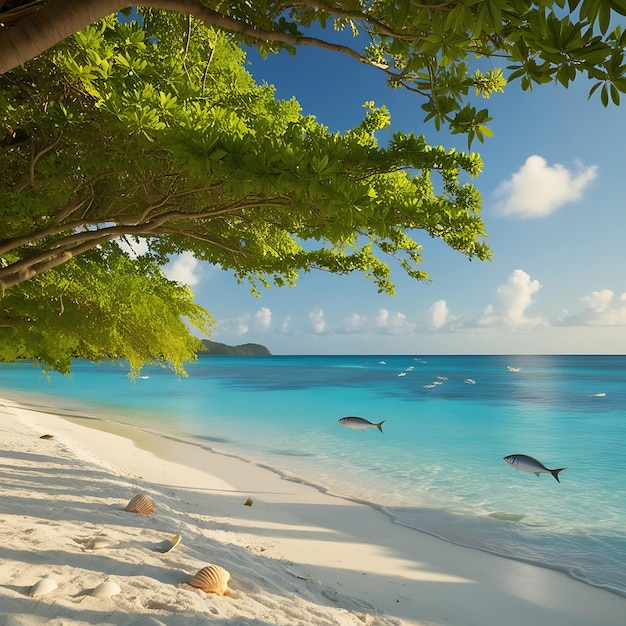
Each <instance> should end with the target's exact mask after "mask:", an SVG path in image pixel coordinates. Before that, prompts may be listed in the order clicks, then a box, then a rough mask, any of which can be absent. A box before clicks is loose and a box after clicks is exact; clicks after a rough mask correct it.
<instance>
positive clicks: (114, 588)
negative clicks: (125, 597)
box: [91, 581, 122, 598]
mask: <svg viewBox="0 0 626 626" xmlns="http://www.w3.org/2000/svg"><path fill="white" fill-rule="evenodd" d="M120 591H122V590H121V589H120V586H119V585H118V584H117V583H114V582H112V581H107V582H104V583H100V584H99V585H98V586H97V587H96V588H95V589H93V590H92V592H91V595H92V596H93V597H94V598H110V597H111V596H114V595H115V594H117V593H119V592H120Z"/></svg>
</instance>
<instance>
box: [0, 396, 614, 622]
mask: <svg viewBox="0 0 626 626" xmlns="http://www.w3.org/2000/svg"><path fill="white" fill-rule="evenodd" d="M91 425H92V426H93V425H95V424H91ZM116 428H117V427H116ZM129 434H130V433H129V432H125V431H124V430H123V429H121V427H120V428H118V429H117V434H114V433H111V432H103V431H102V430H99V429H94V428H87V427H85V426H83V425H81V424H77V423H75V422H72V421H68V420H65V419H62V418H61V417H58V416H55V415H50V414H47V413H44V412H41V411H38V410H32V409H29V408H27V407H25V406H22V405H19V404H17V403H16V402H14V401H11V400H0V437H1V438H0V479H1V480H0V530H1V531H2V537H3V541H2V542H0V624H2V625H3V626H17V625H20V626H30V625H33V624H34V625H39V624H46V625H48V626H60V625H65V624H92V625H95V624H97V625H114V626H131V625H137V626H139V625H144V626H147V625H149V624H152V625H158V624H166V625H167V626H183V625H184V626H200V625H201V624H202V625H204V624H215V625H218V626H219V625H226V624H228V625H229V626H237V625H255V626H265V625H269V624H280V625H285V626H287V625H289V626H295V625H302V626H304V625H309V624H315V625H321V626H324V625H327V624H328V625H330V624H339V625H363V624H366V625H371V626H392V625H394V626H399V625H401V624H405V625H407V626H408V625H422V626H432V625H441V626H443V625H447V626H472V625H476V626H488V625H494V626H495V625H503V624H506V625H507V626H528V624H537V625H544V624H545V625H547V624H549V625H550V626H590V625H592V624H593V625H594V626H623V624H624V623H625V622H624V620H625V616H626V599H624V598H621V597H618V596H616V595H614V594H611V593H609V592H606V591H603V590H599V589H594V588H592V587H589V586H587V585H584V584H582V583H578V582H576V581H573V580H571V579H569V578H568V577H566V576H565V575H562V574H560V573H557V572H553V571H550V570H545V569H541V568H537V567H533V566H530V565H526V564H523V563H519V562H516V561H513V560H509V559H502V558H498V557H495V556H492V555H489V554H485V553H483V552H480V551H476V550H471V549H466V548H462V547H459V546H455V545H452V544H449V543H446V542H444V541H441V540H439V539H436V538H434V537H430V536H428V535H425V534H423V533H419V532H416V531H414V530H411V529H407V528H404V527H402V526H398V525H396V524H393V523H392V522H391V521H390V520H389V519H388V518H387V517H386V516H385V515H384V514H382V513H381V512H379V511H377V510H375V509H373V508H371V507H368V506H364V505H360V504H357V503H354V502H349V501H345V500H342V499H340V498H336V497H333V496H330V495H328V494H323V493H320V492H319V491H318V490H316V489H314V488H312V487H310V486H307V485H303V484H301V483H298V482H293V481H289V480H285V479H282V478H281V477H280V476H278V475H276V474H275V473H273V472H271V471H268V470H266V469H264V468H260V467H258V466H256V465H252V464H248V463H245V462H243V461H240V460H238V459H235V458H232V457H228V456H222V455H218V454H211V453H207V452H205V451H200V450H198V449H196V448H195V447H193V446H189V445H186V444H182V443H177V442H172V441H168V440H166V439H163V438H161V437H157V436H153V435H150V434H149V433H144V432H142V433H138V432H134V433H133V438H134V439H135V441H133V440H131V439H130V438H128V435H129ZM41 435H52V438H47V439H42V438H40V437H41ZM124 435H126V436H124ZM150 450H152V451H154V452H151V451H150ZM137 493H144V494H146V495H148V496H149V497H151V498H152V499H153V500H154V502H155V503H156V510H155V512H154V513H153V514H152V515H150V516H144V515H139V514H136V513H129V512H126V511H125V510H124V508H125V506H126V505H127V503H128V502H129V500H130V499H131V498H132V497H133V496H134V495H135V494H137ZM248 498H251V500H252V506H246V505H245V504H244V503H245V502H246V500H247V499H248ZM175 534H180V535H181V536H182V541H181V543H180V544H179V545H178V546H176V547H175V548H174V549H172V550H171V551H169V552H166V553H164V552H161V551H159V550H161V549H162V547H163V545H164V542H165V541H166V540H167V538H168V537H171V536H172V535H175ZM94 539H97V540H98V542H97V543H101V544H103V546H102V547H99V548H93V547H90V546H92V545H93V543H90V542H93V540H94ZM209 564H217V565H220V566H222V567H224V568H226V569H227V570H228V571H229V572H230V574H231V581H230V588H231V590H232V593H231V594H230V595H227V596H217V595H212V594H211V595H207V594H205V593H204V592H203V591H200V590H198V589H195V588H193V587H190V586H189V585H188V584H186V581H187V580H188V579H189V578H190V576H191V575H192V574H194V573H195V572H197V571H198V570H199V569H201V568H202V567H204V566H206V565H209ZM42 578H49V579H50V580H52V581H54V583H56V585H57V587H56V588H55V589H53V590H51V591H50V592H48V593H46V594H44V595H40V596H36V597H31V596H30V592H31V589H32V587H33V585H35V584H36V583H37V582H38V581H39V580H41V579H42ZM106 581H109V582H114V583H116V584H117V585H118V587H119V589H120V592H119V593H117V594H115V595H113V596H111V597H108V598H98V597H94V595H93V592H94V589H96V588H97V587H98V585H100V584H101V583H103V582H106Z"/></svg>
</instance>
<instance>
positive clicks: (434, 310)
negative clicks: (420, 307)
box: [430, 300, 450, 330]
mask: <svg viewBox="0 0 626 626" xmlns="http://www.w3.org/2000/svg"><path fill="white" fill-rule="evenodd" d="M449 314H450V312H449V311H448V304H447V303H446V301H445V300H437V302H435V304H433V305H432V306H431V307H430V325H431V326H432V327H433V328H434V329H435V330H439V329H440V328H442V327H443V326H445V325H446V322H447V321H448V316H449Z"/></svg>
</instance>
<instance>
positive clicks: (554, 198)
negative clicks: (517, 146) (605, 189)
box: [494, 155, 598, 218]
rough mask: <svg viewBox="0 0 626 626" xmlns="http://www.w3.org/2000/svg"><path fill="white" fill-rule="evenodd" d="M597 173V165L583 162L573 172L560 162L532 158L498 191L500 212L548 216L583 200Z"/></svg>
mask: <svg viewBox="0 0 626 626" xmlns="http://www.w3.org/2000/svg"><path fill="white" fill-rule="evenodd" d="M597 171H598V168H597V166H595V165H592V166H590V167H583V166H582V164H580V163H579V164H578V168H577V170H576V171H574V172H572V171H570V170H568V169H567V168H566V167H564V166H563V165H560V164H559V163H555V164H554V165H552V166H551V165H548V163H547V161H546V160H545V159H544V158H543V157H540V156H537V155H533V156H530V157H528V158H527V159H526V162H525V163H524V165H522V167H521V168H520V169H519V170H518V171H517V172H515V174H513V176H511V178H510V179H508V180H505V181H503V182H502V183H500V186H499V187H498V188H497V189H496V191H495V194H494V195H495V196H496V198H501V200H500V201H499V202H498V203H497V204H496V209H497V211H498V212H499V213H501V214H502V215H515V216H518V217H522V218H527V217H547V216H548V215H550V214H552V213H554V212H555V211H556V210H557V209H559V208H560V207H562V206H563V205H564V204H566V203H568V202H573V201H575V200H579V199H580V198H581V197H582V194H583V192H584V191H585V189H586V188H587V187H588V186H589V185H590V184H591V183H592V182H593V181H594V180H595V178H596V174H597Z"/></svg>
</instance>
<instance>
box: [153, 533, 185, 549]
mask: <svg viewBox="0 0 626 626" xmlns="http://www.w3.org/2000/svg"><path fill="white" fill-rule="evenodd" d="M181 539H182V535H172V536H171V537H170V538H169V539H165V540H164V541H162V542H161V543H160V544H159V545H158V546H157V547H156V548H155V550H156V551H157V552H169V551H170V550H173V549H174V548H175V547H176V546H177V545H178V544H179V543H180V540H181Z"/></svg>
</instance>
